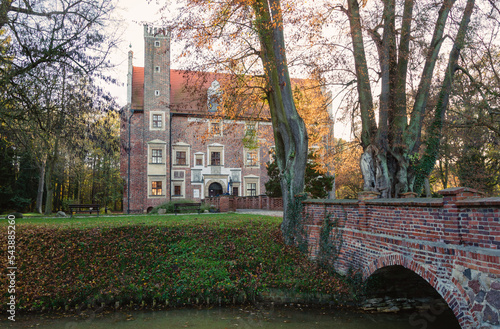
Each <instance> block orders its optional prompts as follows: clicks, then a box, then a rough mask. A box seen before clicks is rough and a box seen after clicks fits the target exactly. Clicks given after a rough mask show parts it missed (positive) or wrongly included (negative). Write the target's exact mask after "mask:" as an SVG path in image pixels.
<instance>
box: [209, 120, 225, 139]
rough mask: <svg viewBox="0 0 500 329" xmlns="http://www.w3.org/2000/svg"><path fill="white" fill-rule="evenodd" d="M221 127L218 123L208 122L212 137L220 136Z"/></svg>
mask: <svg viewBox="0 0 500 329" xmlns="http://www.w3.org/2000/svg"><path fill="white" fill-rule="evenodd" d="M221 126H222V125H221V123H220V122H210V132H211V133H212V136H222V129H221Z"/></svg>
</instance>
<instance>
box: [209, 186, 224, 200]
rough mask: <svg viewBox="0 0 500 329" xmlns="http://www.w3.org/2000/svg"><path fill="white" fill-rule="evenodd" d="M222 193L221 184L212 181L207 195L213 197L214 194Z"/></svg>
mask: <svg viewBox="0 0 500 329" xmlns="http://www.w3.org/2000/svg"><path fill="white" fill-rule="evenodd" d="M222 194H223V190H222V185H220V184H219V183H212V184H210V186H209V187H208V196H209V197H214V196H218V195H222Z"/></svg>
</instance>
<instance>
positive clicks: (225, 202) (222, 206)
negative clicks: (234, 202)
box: [219, 195, 229, 212]
mask: <svg viewBox="0 0 500 329" xmlns="http://www.w3.org/2000/svg"><path fill="white" fill-rule="evenodd" d="M219 211H220V212H228V211H229V196H227V195H222V196H220V197H219Z"/></svg>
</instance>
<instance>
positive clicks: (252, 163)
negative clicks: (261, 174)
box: [246, 151, 259, 167]
mask: <svg viewBox="0 0 500 329" xmlns="http://www.w3.org/2000/svg"><path fill="white" fill-rule="evenodd" d="M258 164H259V156H258V153H257V151H247V159H246V165H247V167H257V166H258Z"/></svg>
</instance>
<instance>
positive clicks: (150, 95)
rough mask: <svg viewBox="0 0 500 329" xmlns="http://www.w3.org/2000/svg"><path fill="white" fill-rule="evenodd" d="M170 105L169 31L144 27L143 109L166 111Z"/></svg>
mask: <svg viewBox="0 0 500 329" xmlns="http://www.w3.org/2000/svg"><path fill="white" fill-rule="evenodd" d="M169 104H170V31H168V30H166V29H159V28H153V27H148V26H147V25H145V26H144V109H145V110H149V111H166V110H168V106H169Z"/></svg>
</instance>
